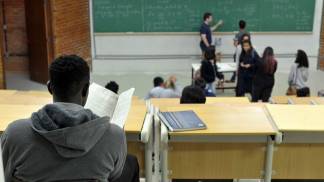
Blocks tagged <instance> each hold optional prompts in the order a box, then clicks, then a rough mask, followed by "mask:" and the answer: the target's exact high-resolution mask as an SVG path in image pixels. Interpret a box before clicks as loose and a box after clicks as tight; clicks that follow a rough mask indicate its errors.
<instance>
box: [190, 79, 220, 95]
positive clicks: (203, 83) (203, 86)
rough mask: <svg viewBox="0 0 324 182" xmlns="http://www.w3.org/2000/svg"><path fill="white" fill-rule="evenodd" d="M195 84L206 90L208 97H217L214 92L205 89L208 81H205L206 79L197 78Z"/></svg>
mask: <svg viewBox="0 0 324 182" xmlns="http://www.w3.org/2000/svg"><path fill="white" fill-rule="evenodd" d="M193 86H196V87H199V88H201V89H202V90H204V92H205V96H206V97H215V94H213V93H211V92H208V91H206V90H205V88H206V82H205V80H204V79H202V78H198V79H196V80H195V82H194V84H193Z"/></svg>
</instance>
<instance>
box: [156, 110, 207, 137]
mask: <svg viewBox="0 0 324 182" xmlns="http://www.w3.org/2000/svg"><path fill="white" fill-rule="evenodd" d="M159 117H160V119H161V121H162V122H163V123H164V124H165V125H166V127H167V128H168V129H169V130H170V131H173V132H177V131H190V130H203V129H206V128H207V127H206V124H205V123H204V122H203V121H202V120H201V119H200V118H199V117H198V116H197V115H196V113H195V112H193V111H178V112H160V113H159Z"/></svg>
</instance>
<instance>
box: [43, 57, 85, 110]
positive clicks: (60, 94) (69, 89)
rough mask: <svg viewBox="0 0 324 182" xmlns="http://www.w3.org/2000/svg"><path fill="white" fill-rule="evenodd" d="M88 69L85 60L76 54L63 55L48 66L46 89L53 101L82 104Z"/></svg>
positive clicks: (83, 102)
mask: <svg viewBox="0 0 324 182" xmlns="http://www.w3.org/2000/svg"><path fill="white" fill-rule="evenodd" d="M89 82H90V71H89V66H88V64H87V62H86V61H85V60H84V59H82V58H81V57H79V56H76V55H64V56H60V57H58V58H57V59H55V60H54V62H53V63H52V64H51V65H50V67H49V81H48V83H47V88H48V91H49V92H50V93H51V94H52V95H53V101H54V102H68V103H75V104H79V105H84V104H85V102H86V100H87V96H88V90H89Z"/></svg>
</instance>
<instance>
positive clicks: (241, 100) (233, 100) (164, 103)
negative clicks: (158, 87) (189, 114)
mask: <svg viewBox="0 0 324 182" xmlns="http://www.w3.org/2000/svg"><path fill="white" fill-rule="evenodd" d="M151 103H152V104H153V105H154V106H156V107H158V108H159V109H160V110H164V109H165V108H166V107H169V106H174V105H180V99H178V98H174V99H151ZM249 103H250V101H249V99H248V98H247V97H207V100H206V104H249Z"/></svg>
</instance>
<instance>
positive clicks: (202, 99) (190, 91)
mask: <svg viewBox="0 0 324 182" xmlns="http://www.w3.org/2000/svg"><path fill="white" fill-rule="evenodd" d="M205 103H206V96H205V94H204V91H203V89H201V88H199V87H197V86H187V87H185V88H184V89H183V91H182V96H181V98H180V104H205Z"/></svg>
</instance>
